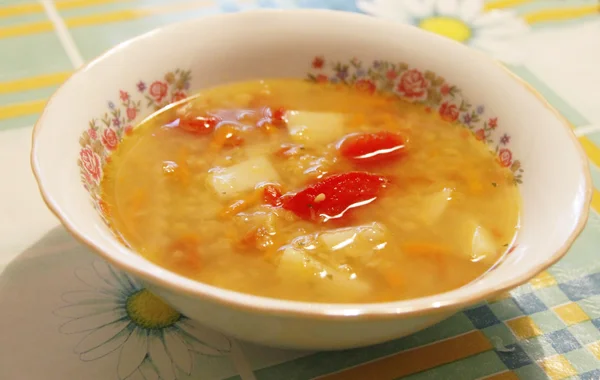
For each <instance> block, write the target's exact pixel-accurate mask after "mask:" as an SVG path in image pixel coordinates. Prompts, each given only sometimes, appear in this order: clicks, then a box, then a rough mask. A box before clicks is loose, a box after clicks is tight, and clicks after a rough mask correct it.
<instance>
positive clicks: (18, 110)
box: [0, 99, 46, 120]
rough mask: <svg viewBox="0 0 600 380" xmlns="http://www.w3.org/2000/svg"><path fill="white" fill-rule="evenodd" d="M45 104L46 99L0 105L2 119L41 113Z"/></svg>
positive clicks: (0, 117) (0, 118)
mask: <svg viewBox="0 0 600 380" xmlns="http://www.w3.org/2000/svg"><path fill="white" fill-rule="evenodd" d="M45 105H46V99H42V100H34V101H31V102H26V103H16V104H8V105H5V106H0V120H3V119H10V118H11V117H19V116H26V115H32V114H36V113H40V112H42V110H43V109H44V106H45Z"/></svg>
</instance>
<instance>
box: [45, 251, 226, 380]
mask: <svg viewBox="0 0 600 380" xmlns="http://www.w3.org/2000/svg"><path fill="white" fill-rule="evenodd" d="M75 275H76V277H77V278H78V279H79V280H80V281H81V282H82V283H83V284H85V286H86V288H87V290H81V291H73V292H68V293H65V294H63V300H64V301H65V302H66V303H67V304H68V305H67V306H64V307H61V308H59V309H58V310H56V311H55V314H56V315H58V316H61V317H66V318H68V320H67V321H66V322H65V323H64V324H63V325H62V326H61V327H60V332H61V333H64V334H81V335H83V337H82V339H81V341H80V342H79V344H78V345H77V346H76V347H75V352H76V353H77V354H79V358H80V359H81V360H82V361H93V360H97V359H100V358H103V357H107V356H109V355H113V356H114V357H115V358H116V359H117V360H118V362H117V364H116V369H115V373H116V375H117V376H116V378H118V379H119V380H125V379H127V380H137V379H145V380H177V379H178V378H180V377H181V376H182V375H190V374H191V373H192V368H193V363H194V359H195V358H194V356H195V355H209V356H221V355H224V354H227V353H228V352H229V351H230V348H231V342H230V340H229V339H228V338H227V337H225V336H224V335H222V334H220V333H217V332H215V331H212V330H210V329H208V328H205V327H203V326H201V325H199V324H197V323H195V322H193V321H192V320H190V319H188V318H186V317H185V316H183V315H181V314H180V313H179V312H177V311H176V310H175V309H173V308H172V307H171V306H169V305H167V304H166V303H165V302H164V301H162V300H161V299H160V298H158V297H157V296H155V295H154V294H152V293H150V292H149V291H148V290H146V289H145V288H143V287H142V286H141V285H140V284H139V283H138V282H137V281H135V280H134V279H133V278H131V277H130V276H129V275H127V274H125V273H122V272H119V271H117V270H116V269H114V268H112V267H111V266H109V265H108V264H106V263H104V262H103V261H95V262H94V263H93V265H92V266H91V267H86V268H80V269H78V270H77V271H76V272H75ZM84 334H85V335H84Z"/></svg>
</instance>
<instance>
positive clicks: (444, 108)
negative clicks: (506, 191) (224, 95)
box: [307, 56, 523, 184]
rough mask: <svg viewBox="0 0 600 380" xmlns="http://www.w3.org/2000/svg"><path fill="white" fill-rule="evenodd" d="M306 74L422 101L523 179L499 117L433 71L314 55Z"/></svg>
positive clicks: (314, 78)
mask: <svg viewBox="0 0 600 380" xmlns="http://www.w3.org/2000/svg"><path fill="white" fill-rule="evenodd" d="M307 78H308V80H310V81H312V82H316V83H333V84H336V83H342V84H345V85H349V86H354V87H356V88H357V89H359V90H361V91H365V92H368V93H374V92H375V91H379V92H383V93H393V94H395V95H397V96H399V97H400V98H402V99H403V100H406V101H409V102H412V103H418V104H422V105H424V106H425V107H426V110H429V111H436V112H437V113H438V114H439V115H440V117H441V118H442V119H444V120H446V121H449V122H454V123H460V124H461V125H463V126H464V127H466V128H468V129H469V130H470V131H471V132H472V133H473V134H474V135H475V138H476V139H477V140H480V141H483V142H485V143H487V144H488V145H490V147H492V148H493V150H494V152H495V154H496V155H497V157H498V162H499V163H500V164H501V165H502V166H504V167H508V168H510V170H511V171H512V172H513V175H514V180H515V183H517V184H519V183H522V181H523V169H522V168H521V162H520V161H519V160H516V159H515V158H514V157H513V153H512V151H511V150H510V149H509V147H508V145H509V143H510V140H511V137H510V136H509V135H508V134H506V133H500V132H499V131H500V130H501V128H499V126H498V118H497V117H485V116H484V115H485V107H484V106H483V105H479V106H476V107H475V106H473V105H472V104H471V103H469V102H468V100H467V99H466V98H465V97H464V96H463V94H462V92H461V90H460V89H459V88H457V87H456V86H453V85H451V84H449V83H447V82H446V80H445V79H444V78H443V77H441V76H438V75H437V74H435V73H434V72H432V71H421V70H419V69H415V68H410V67H409V66H408V65H407V64H406V63H403V62H400V63H393V62H388V61H379V60H377V61H373V62H371V63H370V64H369V65H367V64H365V63H363V62H362V61H360V60H358V59H356V58H353V59H351V60H350V61H348V62H339V61H333V62H329V61H327V60H326V59H325V57H323V56H317V57H315V58H314V59H313V61H312V70H311V71H310V72H309V73H308V75H307Z"/></svg>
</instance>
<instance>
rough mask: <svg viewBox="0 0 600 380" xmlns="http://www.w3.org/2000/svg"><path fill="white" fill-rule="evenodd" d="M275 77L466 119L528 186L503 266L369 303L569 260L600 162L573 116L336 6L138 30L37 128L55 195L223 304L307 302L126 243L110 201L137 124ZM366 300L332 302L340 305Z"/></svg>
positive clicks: (418, 305) (110, 255) (137, 268)
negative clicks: (387, 97)
mask: <svg viewBox="0 0 600 380" xmlns="http://www.w3.org/2000/svg"><path fill="white" fill-rule="evenodd" d="M306 25H311V27H310V28H307V27H306ZM215 31H218V33H215ZM275 77H295V78H304V79H307V80H311V81H316V82H322V81H330V82H346V83H348V85H352V86H357V87H359V88H361V89H364V90H365V91H371V90H372V89H374V88H377V90H381V91H388V92H393V93H396V94H397V95H398V96H400V97H403V98H404V99H406V100H408V101H413V102H418V103H423V104H425V105H426V106H427V107H429V108H430V109H431V112H438V113H440V115H442V116H443V117H445V118H447V119H448V120H455V121H456V122H460V123H462V124H464V125H465V128H468V129H470V130H471V131H472V132H473V133H475V134H476V135H477V136H478V137H480V138H481V139H483V140H485V141H486V142H487V143H488V144H489V145H490V147H491V148H492V150H493V151H494V152H495V153H494V154H496V155H497V157H498V160H499V161H500V162H501V163H502V164H503V165H505V166H507V167H510V168H511V170H512V171H513V172H514V173H515V178H516V180H517V182H518V184H516V185H518V186H519V188H520V191H521V194H522V197H523V210H522V212H523V214H522V219H521V231H520V233H519V235H518V237H517V241H516V246H515V249H514V250H513V251H512V252H511V253H510V254H509V255H508V256H507V257H506V258H505V260H503V261H502V262H501V263H500V265H498V266H497V267H496V268H495V269H494V270H492V271H491V272H489V273H488V274H486V275H485V276H484V277H483V278H481V279H480V280H478V281H476V282H474V283H472V284H469V285H467V286H465V287H463V288H460V289H457V290H454V291H452V292H449V293H445V294H442V295H436V296H431V297H425V298H420V299H418V300H411V301H403V302H395V303H389V304H386V305H361V306H360V312H358V313H357V314H363V313H370V312H381V311H382V310H387V311H388V312H402V311H406V312H411V311H415V310H419V309H423V308H428V307H432V306H433V307H439V306H444V305H450V304H453V303H457V302H467V301H469V302H472V301H476V300H477V299H480V298H481V297H483V296H485V295H489V294H490V293H493V292H494V291H497V290H501V289H505V288H507V287H512V286H515V285H518V284H519V283H522V282H524V281H526V280H527V279H529V278H530V277H532V276H533V275H535V274H536V273H538V272H539V271H540V270H542V269H544V268H545V267H546V266H548V265H549V264H551V263H552V262H554V261H556V260H557V259H558V258H560V257H561V256H562V254H564V252H565V251H566V250H567V249H568V247H569V245H570V243H571V242H572V240H573V239H574V238H575V235H577V233H578V232H579V231H580V229H581V228H582V227H583V224H584V222H585V219H586V217H587V207H588V206H587V204H588V203H589V197H590V183H589V178H588V176H589V174H588V171H587V160H585V159H584V158H583V155H582V154H581V152H580V149H579V148H578V145H577V143H576V141H575V139H574V137H573V135H572V133H571V132H570V131H569V128H568V126H567V125H566V123H565V121H564V120H562V119H561V118H560V117H558V116H557V114H556V113H555V112H554V111H553V110H552V109H551V108H550V107H549V106H548V105H547V104H546V103H545V102H544V101H542V100H541V99H540V98H538V96H536V94H535V93H533V92H532V91H531V90H530V89H528V88H527V87H526V86H524V85H523V84H522V83H520V82H519V81H518V80H516V79H515V78H514V77H513V76H512V75H511V74H510V73H509V72H508V71H507V70H505V69H503V68H502V67H501V66H500V65H499V64H495V63H494V62H492V61H491V60H489V59H488V58H486V57H484V56H483V55H481V54H480V53H477V52H475V51H473V50H470V49H468V48H466V47H463V46H462V45H459V44H456V43H453V42H451V41H449V40H445V39H443V38H441V37H438V36H435V35H432V34H428V33H426V32H423V31H420V30H418V29H415V28H412V27H408V26H402V25H397V24H393V23H389V22H386V21H382V20H377V19H374V18H371V17H367V16H360V15H353V14H343V13H337V12H326V11H322V12H319V11H294V12H282V11H278V12H269V11H261V12H248V13H243V14H236V15H226V16H215V17H211V18H204V19H202V20H201V22H187V23H182V24H178V25H175V26H172V27H168V28H165V29H161V30H158V31H155V32H152V33H149V34H146V35H144V36H141V37H139V38H137V39H135V40H133V41H130V42H126V43H124V44H122V45H120V46H118V47H117V48H116V49H113V50H112V51H110V52H108V53H107V54H105V55H104V56H102V57H100V58H99V59H97V60H95V61H94V62H92V63H91V64H90V65H88V66H87V67H85V68H84V69H82V70H80V71H79V72H78V73H76V74H75V75H74V76H73V77H72V78H71V79H70V80H69V81H68V82H67V83H66V84H65V85H63V86H62V88H61V89H60V90H59V91H58V92H57V94H56V95H54V96H53V97H52V98H51V100H50V102H49V103H48V106H47V108H46V110H45V111H44V113H43V115H42V117H41V119H40V121H39V123H38V125H37V126H36V129H35V132H34V149H33V153H32V160H33V166H34V171H35V173H36V176H37V178H38V181H39V183H40V186H41V188H42V193H43V195H44V197H45V199H46V201H47V203H48V205H49V206H50V207H51V209H53V211H54V212H55V213H56V214H57V215H58V216H59V217H60V218H61V219H62V221H63V223H64V224H65V225H66V226H67V228H68V229H69V230H70V231H71V232H72V233H74V234H75V235H76V236H77V237H79V238H80V239H82V240H83V241H84V242H85V243H86V244H88V245H90V246H91V247H93V248H94V249H95V250H97V251H99V252H100V253H101V254H102V255H103V256H104V257H105V258H107V259H108V260H109V261H110V262H111V263H113V264H116V265H117V266H120V267H122V268H124V269H125V270H127V271H129V272H132V273H134V274H136V275H138V276H139V277H141V278H143V279H145V280H148V281H150V282H154V283H158V284H161V285H164V286H168V287H176V288H178V289H179V290H181V291H183V292H188V293H192V294H202V295H204V296H208V297H212V298H215V299H218V300H221V301H223V300H224V302H235V303H241V304H248V305H250V304H256V302H260V305H263V306H264V307H267V308H275V309H278V310H295V309H297V308H306V305H303V304H302V303H299V302H291V301H281V300H271V299H264V298H260V297H254V296H249V295H242V294H239V293H235V292H230V291H227V290H223V289H217V288H213V287H211V286H208V285H204V284H200V283H197V282H194V281H191V280H187V279H184V278H182V277H180V276H178V275H175V274H173V273H170V272H168V271H165V270H163V269H161V268H160V267H157V266H156V265H153V264H151V263H149V262H148V261H146V260H145V259H143V258H142V257H140V256H138V255H137V254H135V253H134V252H132V251H130V250H129V249H127V248H126V247H125V246H123V245H122V244H121V243H119V241H118V239H116V238H115V237H114V236H113V234H112V232H111V231H110V230H109V229H108V228H107V226H106V224H105V223H104V221H103V217H102V216H101V215H102V213H101V212H98V211H102V208H103V205H102V202H101V201H100V199H99V198H98V182H99V180H100V178H101V175H102V164H103V163H104V162H105V161H106V159H107V157H108V156H109V155H110V153H111V151H112V150H114V148H115V147H116V146H117V145H118V142H119V141H120V139H122V138H123V137H124V136H126V135H127V133H129V131H130V130H131V128H132V127H134V126H135V124H136V123H137V122H139V121H141V120H142V119H143V118H144V117H146V116H148V115H149V114H150V113H152V112H154V111H155V110H156V109H157V108H160V107H162V106H164V105H166V104H169V103H171V102H173V101H177V100H179V99H181V98H183V97H185V96H186V95H187V94H191V93H194V92H195V91H196V90H199V89H201V88H205V87H209V86H214V85H218V84H222V83H226V82H232V81H239V80H248V79H255V78H275ZM356 306H357V305H327V306H326V307H325V306H323V307H320V309H319V310H321V311H322V312H323V310H324V312H325V313H330V314H341V313H344V312H346V311H347V310H348V308H350V307H354V308H355V307H356Z"/></svg>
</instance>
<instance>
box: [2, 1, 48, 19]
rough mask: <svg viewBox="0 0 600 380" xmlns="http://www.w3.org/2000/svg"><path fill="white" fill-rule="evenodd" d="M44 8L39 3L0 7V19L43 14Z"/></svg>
mask: <svg viewBox="0 0 600 380" xmlns="http://www.w3.org/2000/svg"><path fill="white" fill-rule="evenodd" d="M43 11H44V7H42V4H39V3H37V2H36V3H29V4H15V5H9V6H6V7H0V17H13V16H21V15H26V14H31V13H39V12H43Z"/></svg>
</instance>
